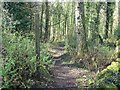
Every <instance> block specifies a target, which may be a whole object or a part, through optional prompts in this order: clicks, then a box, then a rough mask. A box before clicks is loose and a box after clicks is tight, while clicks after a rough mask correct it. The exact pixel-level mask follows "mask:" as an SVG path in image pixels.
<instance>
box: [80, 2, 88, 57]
mask: <svg viewBox="0 0 120 90" xmlns="http://www.w3.org/2000/svg"><path fill="white" fill-rule="evenodd" d="M78 9H79V15H80V16H79V19H80V21H81V22H79V27H80V29H79V30H80V31H79V32H78V33H79V34H80V40H81V45H80V48H81V54H83V55H84V54H85V53H86V52H87V51H88V48H87V40H86V37H87V34H86V33H87V32H86V27H85V15H84V2H79V3H78Z"/></svg>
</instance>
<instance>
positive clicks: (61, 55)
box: [49, 46, 95, 88]
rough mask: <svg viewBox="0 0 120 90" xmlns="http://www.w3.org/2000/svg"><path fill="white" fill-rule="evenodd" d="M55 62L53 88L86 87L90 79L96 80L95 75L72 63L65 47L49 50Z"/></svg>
mask: <svg viewBox="0 0 120 90" xmlns="http://www.w3.org/2000/svg"><path fill="white" fill-rule="evenodd" d="M49 52H50V54H51V55H52V57H53V60H54V61H55V65H54V67H53V78H52V80H53V84H52V85H51V86H50V87H52V88H69V87H70V88H71V87H72V88H75V87H77V86H78V84H79V86H86V85H87V84H88V82H89V81H88V79H90V78H94V77H95V73H94V72H90V71H89V70H86V69H84V68H78V67H76V66H75V65H74V63H71V62H70V61H71V58H72V57H71V56H70V55H69V54H68V53H67V51H65V48H64V47H60V46H57V47H52V48H51V49H50V50H49Z"/></svg>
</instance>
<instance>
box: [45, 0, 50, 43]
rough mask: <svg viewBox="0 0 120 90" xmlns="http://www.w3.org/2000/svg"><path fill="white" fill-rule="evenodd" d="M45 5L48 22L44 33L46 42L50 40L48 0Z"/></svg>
mask: <svg viewBox="0 0 120 90" xmlns="http://www.w3.org/2000/svg"><path fill="white" fill-rule="evenodd" d="M45 5H46V9H45V15H46V16H45V17H46V22H45V23H46V24H45V35H44V39H45V42H47V41H48V38H49V27H48V26H49V5H48V1H47V0H46V2H45Z"/></svg>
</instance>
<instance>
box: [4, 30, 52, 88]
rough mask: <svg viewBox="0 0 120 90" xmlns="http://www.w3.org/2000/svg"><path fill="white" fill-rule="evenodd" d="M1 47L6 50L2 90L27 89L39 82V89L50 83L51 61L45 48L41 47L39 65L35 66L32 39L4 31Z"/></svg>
mask: <svg viewBox="0 0 120 90" xmlns="http://www.w3.org/2000/svg"><path fill="white" fill-rule="evenodd" d="M3 45H4V48H5V50H6V56H4V58H3V60H4V64H3V68H2V76H3V85H2V86H3V88H10V87H12V88H13V87H14V88H16V87H22V88H29V87H31V86H32V85H33V84H35V83H36V82H39V87H45V86H46V84H47V83H48V82H49V81H50V72H49V71H50V65H51V64H52V61H51V60H50V56H49V54H47V51H46V49H45V48H43V47H42V46H41V48H42V49H41V55H40V64H39V65H37V62H36V55H35V45H34V40H33V39H28V38H27V37H23V36H20V35H19V33H12V34H11V33H10V32H9V31H8V30H4V31H3ZM37 68H38V69H37Z"/></svg>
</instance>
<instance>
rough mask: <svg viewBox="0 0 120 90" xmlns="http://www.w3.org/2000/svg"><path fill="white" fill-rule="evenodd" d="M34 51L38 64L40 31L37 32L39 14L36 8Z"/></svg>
mask: <svg viewBox="0 0 120 90" xmlns="http://www.w3.org/2000/svg"><path fill="white" fill-rule="evenodd" d="M34 23H35V25H34V26H35V29H34V30H35V49H36V61H37V62H38V64H39V62H40V30H39V12H38V6H36V13H35V22H34Z"/></svg>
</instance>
